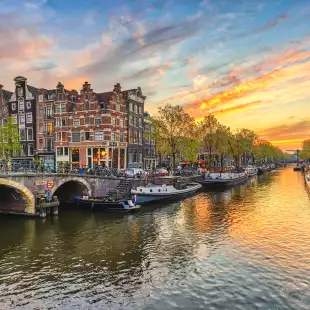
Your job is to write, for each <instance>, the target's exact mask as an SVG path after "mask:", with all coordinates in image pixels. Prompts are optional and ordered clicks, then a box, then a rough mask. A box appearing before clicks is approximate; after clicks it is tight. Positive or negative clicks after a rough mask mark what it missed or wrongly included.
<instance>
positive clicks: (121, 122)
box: [119, 119, 124, 128]
mask: <svg viewBox="0 0 310 310" xmlns="http://www.w3.org/2000/svg"><path fill="white" fill-rule="evenodd" d="M119 125H120V127H121V128H123V127H124V120H123V119H120V120H119Z"/></svg>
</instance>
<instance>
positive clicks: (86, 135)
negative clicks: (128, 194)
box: [54, 82, 127, 168]
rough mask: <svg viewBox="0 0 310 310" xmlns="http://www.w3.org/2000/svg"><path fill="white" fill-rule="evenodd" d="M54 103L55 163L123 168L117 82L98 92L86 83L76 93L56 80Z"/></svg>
mask: <svg viewBox="0 0 310 310" xmlns="http://www.w3.org/2000/svg"><path fill="white" fill-rule="evenodd" d="M54 104H55V114H54V118H55V148H56V164H57V165H60V164H62V163H64V164H69V165H70V166H71V165H72V166H73V167H85V166H87V167H93V166H96V165H101V166H105V167H116V168H126V149H127V118H126V113H127V109H126V102H125V101H124V99H123V94H122V92H121V86H120V84H119V83H118V84H116V85H115V86H114V89H113V91H111V92H105V93H99V94H98V93H95V92H94V91H93V89H92V88H91V85H90V84H89V83H88V82H85V83H84V85H83V87H82V89H81V91H80V94H78V92H77V91H75V90H73V91H71V92H70V91H67V90H65V89H64V86H63V85H62V84H60V83H59V84H58V86H57V89H56V100H55V101H54Z"/></svg>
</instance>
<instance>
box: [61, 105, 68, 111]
mask: <svg viewBox="0 0 310 310" xmlns="http://www.w3.org/2000/svg"><path fill="white" fill-rule="evenodd" d="M61 112H62V113H65V112H67V109H66V104H65V103H63V104H62V105H61Z"/></svg>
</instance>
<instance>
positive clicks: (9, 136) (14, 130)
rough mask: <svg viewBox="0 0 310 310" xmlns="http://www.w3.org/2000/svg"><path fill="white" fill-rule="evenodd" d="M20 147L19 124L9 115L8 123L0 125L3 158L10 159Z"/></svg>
mask: <svg viewBox="0 0 310 310" xmlns="http://www.w3.org/2000/svg"><path fill="white" fill-rule="evenodd" d="M20 149H21V144H20V142H19V131H18V126H17V124H15V123H14V119H13V118H12V117H9V119H8V121H7V123H6V124H5V125H3V126H0V156H1V157H2V159H3V160H10V159H11V158H12V157H13V156H14V155H15V154H17V153H19V152H20Z"/></svg>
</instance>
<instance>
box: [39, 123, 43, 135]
mask: <svg viewBox="0 0 310 310" xmlns="http://www.w3.org/2000/svg"><path fill="white" fill-rule="evenodd" d="M39 133H43V124H42V123H40V124H39Z"/></svg>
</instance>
